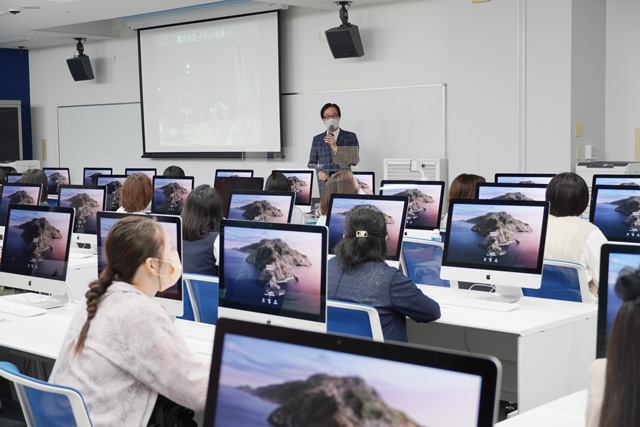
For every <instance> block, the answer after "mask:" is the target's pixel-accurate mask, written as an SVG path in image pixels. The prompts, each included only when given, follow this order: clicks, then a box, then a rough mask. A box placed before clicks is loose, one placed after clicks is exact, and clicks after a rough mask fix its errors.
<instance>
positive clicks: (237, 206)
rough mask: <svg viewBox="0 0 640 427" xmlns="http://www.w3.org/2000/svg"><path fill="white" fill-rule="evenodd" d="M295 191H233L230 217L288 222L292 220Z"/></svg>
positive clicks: (228, 216)
mask: <svg viewBox="0 0 640 427" xmlns="http://www.w3.org/2000/svg"><path fill="white" fill-rule="evenodd" d="M293 197H294V193H291V192H277V191H259V192H238V191H232V192H231V196H230V198H229V209H228V210H227V211H228V213H227V218H228V219H243V220H249V221H266V222H280V223H287V222H289V221H290V220H291V212H292V208H293Z"/></svg>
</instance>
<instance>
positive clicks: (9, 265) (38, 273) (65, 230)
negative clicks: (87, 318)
mask: <svg viewBox="0 0 640 427" xmlns="http://www.w3.org/2000/svg"><path fill="white" fill-rule="evenodd" d="M73 215H74V211H73V209H72V208H62V207H48V206H24V205H22V206H21V205H11V206H9V211H8V217H7V226H6V231H5V236H4V245H3V246H2V260H1V262H0V284H2V285H4V286H9V287H12V288H18V289H23V290H26V291H31V292H41V293H46V294H50V296H47V297H44V296H38V295H33V294H20V295H15V296H14V298H12V300H14V301H16V302H21V303H26V304H29V305H33V306H36V307H40V308H53V307H59V306H61V305H65V304H66V303H68V302H70V301H72V296H71V292H70V290H69V287H68V286H67V284H66V282H65V281H66V279H67V267H68V262H69V243H70V241H71V233H72V228H73Z"/></svg>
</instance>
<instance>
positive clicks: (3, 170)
mask: <svg viewBox="0 0 640 427" xmlns="http://www.w3.org/2000/svg"><path fill="white" fill-rule="evenodd" d="M10 173H16V170H15V168H12V167H10V166H0V184H2V183H3V182H7V180H8V178H9V177H8V176H7V175H9V174H10Z"/></svg>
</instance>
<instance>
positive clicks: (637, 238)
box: [589, 185, 640, 243]
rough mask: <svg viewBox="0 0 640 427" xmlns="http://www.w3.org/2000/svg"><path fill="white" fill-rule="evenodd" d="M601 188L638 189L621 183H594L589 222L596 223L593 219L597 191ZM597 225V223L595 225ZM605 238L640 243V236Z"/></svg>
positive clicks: (612, 240) (613, 240) (639, 188)
mask: <svg viewBox="0 0 640 427" xmlns="http://www.w3.org/2000/svg"><path fill="white" fill-rule="evenodd" d="M601 190H618V191H622V192H624V191H640V187H631V186H622V185H596V186H595V187H594V188H593V189H592V191H591V204H590V206H589V222H590V223H591V224H593V225H596V223H595V222H593V221H594V219H595V215H596V206H597V203H596V201H597V199H598V192H599V191H601ZM596 227H597V225H596ZM605 237H606V238H607V240H610V241H611V242H627V243H640V237H636V238H632V237H616V238H615V239H613V238H610V237H609V236H605Z"/></svg>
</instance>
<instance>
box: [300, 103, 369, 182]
mask: <svg viewBox="0 0 640 427" xmlns="http://www.w3.org/2000/svg"><path fill="white" fill-rule="evenodd" d="M341 116H342V113H341V112H340V107H338V106H337V105H336V104H331V103H328V104H325V105H323V106H322V108H321V109H320V118H321V119H322V121H323V123H324V125H325V127H326V128H327V131H326V132H322V133H321V134H319V135H316V136H314V137H313V140H312V142H311V153H309V163H308V164H307V167H309V168H311V169H315V170H316V171H317V173H318V175H317V176H318V191H319V193H320V195H322V191H323V190H324V184H325V183H326V182H327V180H328V179H329V174H330V173H331V172H336V171H341V170H351V166H355V165H357V164H358V161H359V159H360V157H359V153H358V150H359V148H360V145H359V143H358V137H357V136H356V134H355V133H353V132H349V131H347V130H344V129H341V128H340V118H341Z"/></svg>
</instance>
